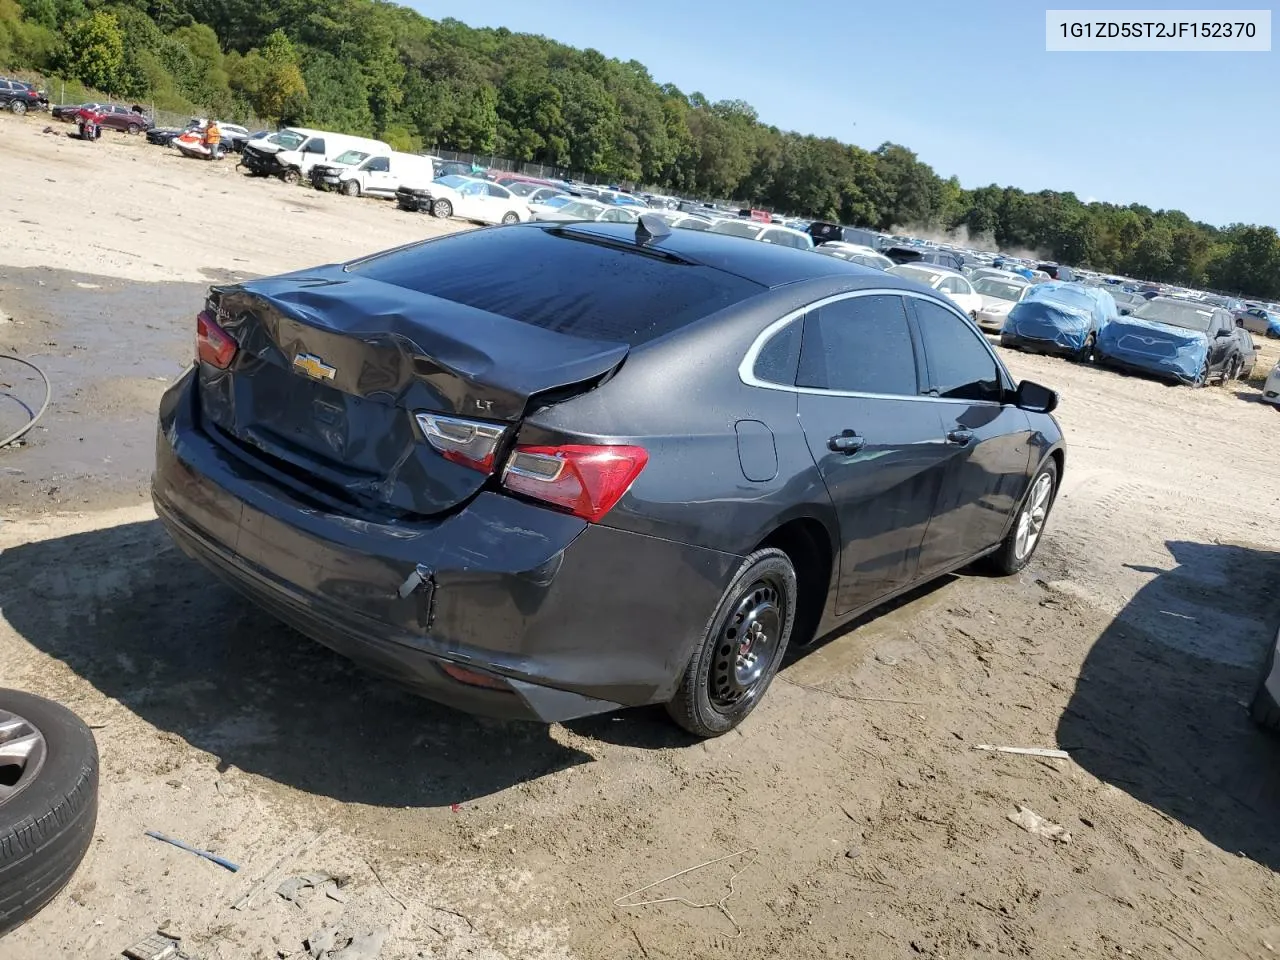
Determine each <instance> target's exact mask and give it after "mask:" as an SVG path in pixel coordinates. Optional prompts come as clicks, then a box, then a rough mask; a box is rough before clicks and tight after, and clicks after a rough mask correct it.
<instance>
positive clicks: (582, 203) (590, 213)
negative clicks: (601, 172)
mask: <svg viewBox="0 0 1280 960" xmlns="http://www.w3.org/2000/svg"><path fill="white" fill-rule="evenodd" d="M533 216H534V219H535V220H546V221H550V222H567V221H571V220H582V221H589V222H590V221H596V220H599V221H602V222H604V223H635V222H636V221H637V220H639V219H640V215H639V214H638V213H636V212H635V211H634V210H630V209H628V208H626V207H615V206H612V205H610V204H607V203H600V202H599V201H597V200H570V201H569V202H568V203H566V204H564V205H563V206H558V207H545V206H544V207H543V208H542V209H540V210H539V211H538V212H537V213H536V214H534V215H533Z"/></svg>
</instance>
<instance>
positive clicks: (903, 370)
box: [796, 295, 919, 397]
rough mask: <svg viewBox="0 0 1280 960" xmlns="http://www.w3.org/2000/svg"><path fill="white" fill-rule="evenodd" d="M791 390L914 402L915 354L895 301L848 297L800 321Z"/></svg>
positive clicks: (894, 298)
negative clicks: (800, 336) (800, 338)
mask: <svg viewBox="0 0 1280 960" xmlns="http://www.w3.org/2000/svg"><path fill="white" fill-rule="evenodd" d="M796 384H797V386H801V387H812V388H816V389H819V390H839V391H843V392H847V393H882V394H889V395H892V396H904V397H914V396H916V395H918V393H919V384H918V383H917V381H916V358H915V350H914V348H913V347H912V344H911V330H910V328H909V327H908V326H907V314H906V309H905V307H904V306H903V304H902V298H901V297H897V296H883V295H882V296H865V297H850V298H849V299H846V300H837V301H836V302H835V303H829V304H825V305H824V306H822V307H819V308H818V309H817V310H815V311H811V312H810V313H809V315H808V316H807V317H806V318H805V324H804V342H803V344H802V346H801V349H800V373H799V376H798V377H797V379H796Z"/></svg>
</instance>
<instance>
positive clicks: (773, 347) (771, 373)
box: [751, 320, 804, 387]
mask: <svg viewBox="0 0 1280 960" xmlns="http://www.w3.org/2000/svg"><path fill="white" fill-rule="evenodd" d="M803 329H804V322H803V321H802V320H792V321H791V322H790V323H788V324H787V325H786V326H785V327H783V328H782V329H781V330H779V331H778V332H777V333H775V334H774V335H773V336H772V337H770V338H769V339H768V340H767V341H765V345H764V346H763V347H761V348H760V352H759V353H758V354H756V364H755V367H754V368H752V371H751V372H752V373H753V374H755V378H756V379H757V380H761V381H763V382H765V383H776V384H778V385H780V386H784V387H793V386H795V383H796V365H797V363H799V360H800V335H801V332H802V331H803Z"/></svg>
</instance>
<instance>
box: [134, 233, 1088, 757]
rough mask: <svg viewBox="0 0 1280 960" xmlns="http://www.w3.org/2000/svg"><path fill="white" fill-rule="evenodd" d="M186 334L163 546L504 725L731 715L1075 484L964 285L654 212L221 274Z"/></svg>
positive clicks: (428, 691) (997, 565)
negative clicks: (796, 660) (192, 337)
mask: <svg viewBox="0 0 1280 960" xmlns="http://www.w3.org/2000/svg"><path fill="white" fill-rule="evenodd" d="M195 326H196V341H197V358H196V362H195V363H194V364H193V366H192V367H190V368H189V369H188V370H187V371H186V372H185V373H184V374H183V375H182V376H181V377H180V378H179V379H178V380H177V381H176V382H175V383H174V384H173V385H172V386H171V387H170V389H168V390H167V392H166V393H165V394H164V396H163V398H162V400H161V405H160V415H159V428H158V432H157V438H156V467H155V473H154V476H153V481H152V495H153V502H154V504H155V508H156V511H157V513H158V515H159V517H160V518H161V520H162V521H163V523H164V525H165V527H166V528H167V530H168V532H169V533H170V534H171V535H172V537H173V538H174V540H175V541H176V542H177V543H178V544H179V545H180V546H181V548H182V549H183V550H184V551H185V552H186V553H188V554H189V555H191V556H193V557H195V558H196V559H198V560H200V561H201V562H202V563H204V564H205V565H207V566H208V567H209V569H210V570H211V571H213V572H214V573H215V574H217V575H219V576H221V577H222V578H224V579H226V580H227V581H229V582H230V583H232V584H234V585H235V586H237V587H238V588H239V589H240V590H242V591H243V592H245V593H247V594H248V595H249V596H251V597H253V598H254V599H255V600H256V601H257V602H258V603H260V604H261V605H262V606H264V607H265V608H267V609H268V610H270V611H272V612H273V613H275V614H276V615H277V616H279V617H280V618H282V619H283V620H285V621H286V622H288V623H290V624H292V625H294V626H295V627H297V628H298V629H300V630H302V631H303V632H304V633H306V634H308V635H310V636H311V637H313V638H315V639H316V640H318V641H320V642H322V643H324V644H326V645H328V646H330V647H332V648H333V649H335V650H337V651H339V652H341V653H343V654H345V655H347V656H349V657H350V658H352V659H353V660H356V661H359V662H361V663H363V664H365V665H366V666H367V667H368V668H370V669H372V670H373V671H375V672H377V673H380V674H382V675H383V676H386V677H390V678H393V679H394V680H396V681H398V682H400V683H402V684H405V685H407V686H409V687H410V688H412V689H414V690H416V691H417V692H418V693H420V694H422V695H424V696H427V697H429V698H432V699H435V700H439V701H441V702H444V703H447V704H451V705H453V706H455V707H458V708H462V709H465V710H470V711H474V712H477V713H483V714H489V715H493V716H499V717H524V718H530V719H538V720H542V721H558V720H566V719H569V718H572V717H577V716H582V715H586V714H593V713H599V712H603V711H609V710H613V709H616V708H618V707H621V706H637V705H642V704H652V703H663V704H666V705H667V710H668V711H669V713H670V715H671V716H672V718H673V719H674V720H675V722H677V723H678V724H680V725H681V726H683V727H684V728H685V729H686V730H688V731H690V732H692V733H693V734H695V735H698V736H716V735H719V734H722V733H725V732H726V731H728V730H730V729H732V728H734V727H735V726H737V725H738V724H739V723H740V722H741V721H742V720H743V719H744V718H745V717H746V716H747V715H748V714H749V713H750V712H751V711H752V709H753V708H754V707H755V706H756V705H757V704H758V703H759V702H760V701H761V698H762V697H763V696H764V695H765V692H766V690H767V689H768V687H769V684H770V681H771V680H772V679H773V677H774V675H775V673H776V671H777V670H778V667H779V664H780V663H781V662H782V660H783V658H784V656H785V655H786V652H787V648H788V645H789V643H794V644H796V645H797V646H799V645H803V644H805V643H807V642H809V641H810V640H812V639H814V638H815V637H817V636H820V635H823V634H826V633H828V632H830V631H831V630H833V629H834V628H836V627H838V626H840V625H842V624H845V623H847V622H849V620H850V619H851V618H853V617H855V616H857V615H859V614H860V613H862V612H864V611H867V610H869V609H871V608H873V607H875V606H877V605H878V604H880V603H882V602H884V601H885V600H886V599H888V598H890V597H892V596H896V595H898V594H901V593H904V592H905V591H907V590H909V589H911V588H912V587H914V586H916V585H918V584H920V583H923V582H925V581H927V580H930V579H932V578H935V577H938V576H940V575H942V574H944V573H946V572H948V571H951V570H955V569H958V568H960V567H962V566H965V565H967V564H969V563H971V562H973V561H975V560H977V559H979V558H986V561H987V562H988V564H989V565H990V566H991V568H992V569H994V570H995V571H998V572H1001V573H1005V574H1008V573H1012V572H1014V571H1017V570H1019V569H1021V568H1022V567H1024V566H1025V565H1026V564H1027V562H1028V561H1029V560H1030V558H1031V556H1032V554H1033V552H1034V551H1035V549H1036V545H1037V544H1038V543H1039V541H1040V539H1041V536H1042V534H1043V531H1044V528H1045V522H1046V519H1047V517H1048V515H1049V512H1050V510H1051V508H1052V506H1053V503H1054V497H1055V493H1056V491H1057V488H1058V483H1059V480H1060V478H1061V477H1062V470H1063V456H1064V452H1063V441H1062V434H1061V431H1060V430H1059V428H1058V424H1057V423H1056V421H1055V420H1054V419H1053V417H1052V416H1051V412H1052V411H1053V409H1054V407H1055V406H1056V404H1057V395H1056V394H1055V393H1054V392H1053V391H1052V390H1049V389H1047V388H1045V387H1042V386H1039V385H1037V384H1034V383H1031V382H1027V381H1024V382H1022V383H1020V384H1019V383H1015V381H1014V380H1013V379H1012V378H1011V377H1010V375H1009V373H1008V371H1007V370H1006V368H1005V367H1004V365H1003V364H1002V363H1001V361H1000V360H999V358H998V357H997V356H996V354H995V353H994V351H993V349H992V348H991V346H990V345H989V344H988V343H987V342H986V340H985V339H984V338H983V337H982V336H981V334H979V333H978V331H977V330H976V329H975V328H974V327H973V325H972V323H971V322H970V321H969V319H968V318H967V317H966V316H965V315H964V314H963V313H961V312H960V311H959V310H957V309H956V307H955V305H954V304H953V303H952V302H951V301H950V300H948V299H947V298H946V297H944V296H942V295H940V294H937V293H934V292H933V291H930V290H927V289H925V288H922V287H920V286H918V285H916V284H912V283H909V282H907V281H904V280H902V279H900V278H896V277H894V276H892V275H890V274H886V273H882V272H879V271H875V270H871V269H867V268H863V267H858V266H855V265H853V264H849V263H846V262H844V261H841V260H838V259H835V258H831V257H818V256H813V255H812V254H810V253H807V252H802V251H798V250H790V249H785V248H781V247H779V246H778V245H775V244H765V243H744V242H742V241H741V240H740V239H737V238H734V237H725V236H721V235H718V234H715V233H712V232H710V231H694V230H671V229H670V228H668V227H666V226H665V224H664V223H663V222H662V221H661V220H660V219H659V218H657V217H647V216H646V217H644V218H642V220H641V221H640V223H639V224H637V225H630V224H610V223H565V224H546V223H529V224H524V225H519V226H510V227H500V228H493V229H484V230H475V231H467V232H462V233H455V234H452V235H449V236H444V237H440V238H436V239H432V240H427V241H422V242H419V243H415V244H412V245H410V246H406V247H400V248H397V249H395V250H391V251H388V252H385V253H380V254H375V255H372V256H368V257H365V258H363V259H359V260H355V261H352V262H350V263H346V264H335V265H329V266H324V267H317V268H315V269H308V270H300V271H297V272H294V273H290V274H285V275H283V276H278V277H273V278H267V279H262V280H251V281H247V282H244V283H239V284H230V285H220V286H215V287H213V288H212V289H211V290H210V292H209V294H208V298H207V301H206V303H205V304H204V307H203V309H202V310H201V312H200V313H199V315H198V317H197V318H196V320H195ZM375 438H376V440H375Z"/></svg>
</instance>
